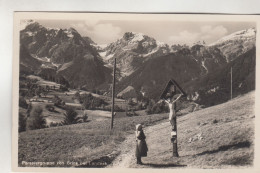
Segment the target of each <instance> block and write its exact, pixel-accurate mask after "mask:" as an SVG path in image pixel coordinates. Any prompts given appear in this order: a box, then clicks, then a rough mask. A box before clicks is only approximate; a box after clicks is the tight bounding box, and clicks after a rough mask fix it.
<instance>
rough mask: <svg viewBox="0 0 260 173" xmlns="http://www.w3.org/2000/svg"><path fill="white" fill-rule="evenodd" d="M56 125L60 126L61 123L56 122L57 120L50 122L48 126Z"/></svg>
mask: <svg viewBox="0 0 260 173" xmlns="http://www.w3.org/2000/svg"><path fill="white" fill-rule="evenodd" d="M57 126H62V124H61V123H57V122H51V123H50V127H57Z"/></svg>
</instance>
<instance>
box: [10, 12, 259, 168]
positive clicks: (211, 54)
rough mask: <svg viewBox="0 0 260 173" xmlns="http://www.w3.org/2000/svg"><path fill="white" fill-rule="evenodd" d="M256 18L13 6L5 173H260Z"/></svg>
mask: <svg viewBox="0 0 260 173" xmlns="http://www.w3.org/2000/svg"><path fill="white" fill-rule="evenodd" d="M259 26H260V16H257V15H219V14H211V15H210V14H141V13H140V14H138V13H59V12H56V13H52V12H15V13H14V54H13V124H12V125H13V126H12V145H13V146H12V156H13V158H12V164H13V165H12V167H13V170H14V171H19V172H24V171H33V172H37V171H51V172H56V171H62V172H86V171H91V172H93V171H99V172H101V171H114V170H118V169H114V168H121V169H125V170H131V171H140V170H146V169H149V170H150V171H158V169H164V170H165V171H173V170H174V171H179V170H180V171H185V170H186V171H187V170H189V171H191V169H194V171H195V169H196V170H197V171H198V169H199V170H200V169H208V170H209V169H210V170H212V169H214V170H222V171H225V170H230V169H231V172H232V171H246V172H247V171H251V172H257V170H258V171H259V165H257V161H259V155H258V156H257V152H258V154H259V151H258V150H257V145H259V140H258V139H259V134H258V133H257V129H258V131H259V126H257V124H258V122H259V118H257V116H256V115H257V112H259V111H258V110H257V103H258V105H259V101H258V100H257V97H256V96H257V92H258V90H257V89H256V88H257V86H258V84H257V80H256V79H257V77H256V76H257V74H258V71H259V68H258V70H257V68H256V67H257V63H258V62H257V59H259V57H258V58H256V57H257V56H259V55H260V54H259V53H260V52H259V48H258V47H259V44H257V42H259V31H258V29H259ZM258 163H259V162H258ZM68 168H69V169H68ZM129 168H133V169H129ZM121 169H119V170H121Z"/></svg>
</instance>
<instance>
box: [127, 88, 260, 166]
mask: <svg viewBox="0 0 260 173" xmlns="http://www.w3.org/2000/svg"><path fill="white" fill-rule="evenodd" d="M254 94H255V92H250V93H249V94H246V95H244V96H241V97H237V98H235V99H233V100H232V101H229V102H227V103H224V104H220V105H217V106H214V107H210V108H206V109H203V110H200V111H197V112H194V113H191V114H187V115H185V116H182V117H179V118H178V120H177V121H178V150H179V155H180V157H179V158H173V157H172V144H171V143H170V125H169V123H168V122H166V123H162V124H161V125H160V126H159V125H156V126H157V127H158V128H157V129H156V130H153V131H152V132H150V133H149V132H147V134H146V135H147V143H148V147H149V153H148V157H146V158H144V159H143V162H144V163H145V165H143V166H137V165H136V164H135V161H132V163H131V166H130V167H163V168H167V167H180V166H185V167H186V166H187V167H189V168H191V167H193V168H227V167H228V168H229V167H234V166H235V167H237V166H244V167H248V166H252V164H253V160H254V120H255V113H254V97H255V96H254ZM198 134H201V137H202V139H201V140H199V139H198V138H197V137H198V136H197V135H198ZM191 139H192V140H191ZM158 146H160V147H158Z"/></svg>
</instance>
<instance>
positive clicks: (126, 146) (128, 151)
mask: <svg viewBox="0 0 260 173" xmlns="http://www.w3.org/2000/svg"><path fill="white" fill-rule="evenodd" d="M170 129H171V128H170V124H169V122H168V121H164V122H162V123H160V124H157V125H154V126H149V127H145V128H144V133H145V135H146V137H147V138H146V141H147V145H148V148H149V151H153V150H158V146H157V145H156V144H158V140H160V138H161V137H164V138H165V137H166V136H168V138H169V136H170V135H169V132H170ZM165 134H168V135H165ZM156 140H157V142H155V141H156ZM135 145H136V143H135V135H134V133H133V134H132V135H129V136H128V137H127V139H126V140H125V141H124V142H123V143H122V144H121V145H120V146H119V150H120V151H121V153H120V154H119V156H117V157H116V159H115V160H114V161H113V163H112V164H111V165H110V166H109V167H113V168H132V167H145V166H147V165H148V164H149V165H151V164H152V163H149V162H150V161H151V160H152V159H153V158H152V157H153V154H149V153H151V152H149V151H148V156H147V157H146V158H143V162H144V163H146V164H145V165H136V158H135ZM169 147H171V144H170V141H169ZM169 149H170V148H169Z"/></svg>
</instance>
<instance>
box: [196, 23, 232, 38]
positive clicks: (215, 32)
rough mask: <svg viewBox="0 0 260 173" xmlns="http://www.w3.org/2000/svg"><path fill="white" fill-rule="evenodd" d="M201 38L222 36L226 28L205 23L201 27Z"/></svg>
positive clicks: (225, 32)
mask: <svg viewBox="0 0 260 173" xmlns="http://www.w3.org/2000/svg"><path fill="white" fill-rule="evenodd" d="M201 32H202V33H201V39H202V40H207V39H215V38H220V37H223V36H224V35H226V34H227V32H228V30H227V29H226V28H225V27H223V26H222V25H219V26H215V27H212V26H210V25H205V26H202V27H201Z"/></svg>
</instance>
